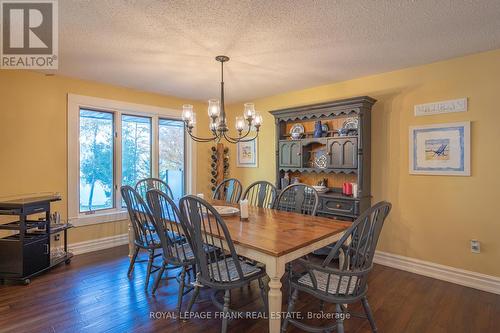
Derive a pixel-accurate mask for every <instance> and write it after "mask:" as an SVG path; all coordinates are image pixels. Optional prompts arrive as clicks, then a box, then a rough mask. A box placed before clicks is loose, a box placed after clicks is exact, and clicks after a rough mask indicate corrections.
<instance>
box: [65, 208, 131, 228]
mask: <svg viewBox="0 0 500 333" xmlns="http://www.w3.org/2000/svg"><path fill="white" fill-rule="evenodd" d="M127 219H128V213H127V211H126V210H124V209H120V210H115V211H107V212H101V213H95V214H90V215H85V214H80V215H79V216H78V217H71V218H69V223H71V224H72V225H74V226H75V227H83V226H87V225H93V224H101V223H107V222H116V221H123V220H127Z"/></svg>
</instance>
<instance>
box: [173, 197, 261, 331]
mask: <svg viewBox="0 0 500 333" xmlns="http://www.w3.org/2000/svg"><path fill="white" fill-rule="evenodd" d="M179 207H180V210H181V215H182V219H181V221H183V222H182V223H185V229H186V230H187V231H188V234H189V237H186V239H188V241H189V242H190V244H191V248H192V249H193V251H194V254H195V259H196V265H197V268H198V273H197V278H196V283H195V290H194V293H193V296H192V298H191V300H190V302H189V305H188V310H187V311H188V312H190V311H191V308H192V306H193V304H194V302H195V301H196V298H197V297H198V294H199V292H200V285H202V286H204V287H208V288H211V289H213V290H214V292H213V293H212V297H211V298H212V302H213V304H214V305H215V306H216V307H217V308H218V309H219V310H221V311H222V312H223V314H222V318H223V319H222V332H223V333H226V332H227V327H228V317H229V313H230V312H238V311H235V310H232V309H230V303H231V290H232V289H235V288H239V287H242V286H244V285H248V284H249V283H250V282H252V281H254V280H258V282H259V287H260V290H261V296H262V299H263V301H264V309H265V311H266V312H267V304H268V303H267V283H264V278H265V277H266V272H265V269H264V267H263V265H253V264H251V263H250V262H249V261H248V260H246V259H245V258H243V257H240V256H238V255H237V254H236V250H235V248H234V244H233V241H232V238H231V235H230V234H229V230H228V229H227V226H226V223H225V222H224V220H223V219H222V217H221V216H220V215H219V213H218V212H217V210H216V209H215V208H214V207H213V206H211V205H210V204H209V203H208V202H206V201H205V200H203V199H201V198H198V197H196V196H192V195H188V196H185V197H183V198H181V200H180V203H179ZM221 239H222V240H223V241H221ZM207 246H216V247H218V248H220V252H218V253H215V252H210V253H208V254H207V252H206V251H205V248H206V247H207ZM222 292H224V303H223V304H222V303H221V302H219V300H218V299H217V297H218V295H219V294H220V293H222Z"/></svg>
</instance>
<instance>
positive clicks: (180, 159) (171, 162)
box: [158, 119, 185, 199]
mask: <svg viewBox="0 0 500 333" xmlns="http://www.w3.org/2000/svg"><path fill="white" fill-rule="evenodd" d="M184 139H185V137H184V123H183V122H182V121H180V120H173V119H160V120H159V121H158V141H159V150H158V151H159V158H158V163H159V165H158V175H159V177H160V178H161V179H162V180H163V181H165V182H166V183H167V184H168V185H169V186H170V188H171V190H172V194H173V196H174V198H176V199H178V198H180V197H182V196H183V195H184V193H185V191H184V186H185V184H184V183H185V181H184V158H185V156H184V152H185V142H184Z"/></svg>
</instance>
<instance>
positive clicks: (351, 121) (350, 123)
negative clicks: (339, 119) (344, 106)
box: [342, 118, 358, 130]
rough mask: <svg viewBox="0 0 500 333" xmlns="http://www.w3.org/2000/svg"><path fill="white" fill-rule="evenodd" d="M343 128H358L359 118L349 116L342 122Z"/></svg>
mask: <svg viewBox="0 0 500 333" xmlns="http://www.w3.org/2000/svg"><path fill="white" fill-rule="evenodd" d="M342 128H345V129H347V130H357V129H358V118H347V119H346V121H344V123H343V124H342Z"/></svg>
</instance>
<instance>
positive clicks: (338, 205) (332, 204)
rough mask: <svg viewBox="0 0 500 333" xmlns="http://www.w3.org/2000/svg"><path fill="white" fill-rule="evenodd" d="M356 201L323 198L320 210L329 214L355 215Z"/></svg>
mask: <svg viewBox="0 0 500 333" xmlns="http://www.w3.org/2000/svg"><path fill="white" fill-rule="evenodd" d="M354 205H355V202H354V201H347V200H338V199H329V198H321V204H320V206H319V210H320V211H321V212H323V213H328V214H339V215H354Z"/></svg>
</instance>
